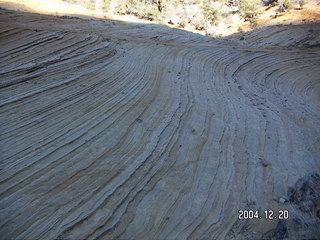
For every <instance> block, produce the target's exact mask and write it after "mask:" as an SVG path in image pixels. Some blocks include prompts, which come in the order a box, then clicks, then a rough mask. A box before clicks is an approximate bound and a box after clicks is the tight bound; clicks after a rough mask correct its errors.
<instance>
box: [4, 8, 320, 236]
mask: <svg viewBox="0 0 320 240" xmlns="http://www.w3.org/2000/svg"><path fill="white" fill-rule="evenodd" d="M0 12H1V15H0V28H1V32H0V41H1V44H0V57H1V68H0V84H1V85H0V87H1V89H0V94H1V100H0V114H1V135H0V141H1V167H0V168H1V170H0V171H1V174H0V207H1V209H0V236H1V237H0V238H1V239H55V238H61V239H240V237H241V236H247V237H248V238H249V237H251V239H252V238H255V239H258V238H259V237H261V236H264V234H265V233H266V232H268V231H269V230H271V229H274V228H276V227H277V226H278V228H279V226H280V225H281V226H280V227H281V229H283V226H284V225H283V224H282V222H281V224H280V225H279V224H278V221H272V220H266V219H256V220H248V221H245V222H241V221H239V220H238V211H239V210H240V209H258V210H260V211H261V212H262V211H263V210H265V209H273V210H274V211H277V210H278V209H281V208H282V207H284V206H286V204H288V203H279V201H278V199H279V198H281V197H283V196H286V193H287V189H288V187H289V186H293V185H294V183H295V182H296V181H297V180H298V179H299V178H301V177H302V176H305V175H307V174H309V173H310V172H319V168H320V166H319V150H320V138H319V136H320V118H319V117H320V115H319V113H320V101H319V100H320V95H319V93H320V91H319V90H320V79H319V76H320V67H319V66H320V49H319V47H318V46H319V45H317V44H319V42H320V41H319V36H320V34H319V31H320V27H319V25H317V24H310V25H300V26H294V25H292V26H278V27H277V28H276V27H274V28H272V29H273V30H272V31H271V34H270V28H267V29H265V31H264V30H263V29H261V30H259V35H257V33H256V32H252V33H247V34H245V35H244V36H242V37H243V39H244V40H243V41H240V40H239V41H238V40H237V39H236V38H237V37H234V38H230V39H214V38H210V37H205V36H201V35H198V34H193V33H189V32H185V31H182V30H177V29H171V28H167V27H164V26H160V25H154V24H137V23H135V24H134V23H124V22H112V21H100V20H90V19H81V18H80V19H77V18H66V17H60V18H58V17H53V16H46V15H37V14H31V13H22V12H14V11H7V10H4V9H1V10H0ZM306 26H307V27H306ZM309 28H312V34H313V35H312V37H311V35H310V34H311V32H309V35H308V34H305V33H306V32H308V31H309V30H310V29H309ZM275 29H278V33H280V34H277V31H275ZM283 32H290V33H292V34H291V38H292V39H287V35H285V34H282V33H283ZM294 33H297V34H294ZM257 36H260V38H259V37H257ZM240 37H241V36H240ZM240 37H239V38H240ZM310 39H312V43H310V44H309V45H308V41H309V40H310ZM262 43H263V44H262ZM286 43H288V44H286ZM308 46H310V47H308ZM274 199H276V200H277V201H275V200H274ZM290 214H291V213H290ZM288 231H290V229H289V230H288ZM288 234H290V233H288V232H285V233H284V234H282V235H281V236H287V235H288Z"/></svg>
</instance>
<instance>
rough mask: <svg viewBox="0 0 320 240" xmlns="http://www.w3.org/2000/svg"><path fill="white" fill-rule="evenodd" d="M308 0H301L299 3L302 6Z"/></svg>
mask: <svg viewBox="0 0 320 240" xmlns="http://www.w3.org/2000/svg"><path fill="white" fill-rule="evenodd" d="M306 3H307V2H306V1H305V0H300V1H299V5H300V7H301V8H302V7H303V6H304V5H305V4H306Z"/></svg>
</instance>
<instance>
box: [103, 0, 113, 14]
mask: <svg viewBox="0 0 320 240" xmlns="http://www.w3.org/2000/svg"><path fill="white" fill-rule="evenodd" d="M110 2H111V0H104V1H103V5H102V11H104V12H108V11H109V10H110Z"/></svg>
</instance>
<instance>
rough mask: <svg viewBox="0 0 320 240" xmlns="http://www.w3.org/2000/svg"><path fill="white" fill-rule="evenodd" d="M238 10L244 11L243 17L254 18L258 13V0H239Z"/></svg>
mask: <svg viewBox="0 0 320 240" xmlns="http://www.w3.org/2000/svg"><path fill="white" fill-rule="evenodd" d="M239 9H240V12H241V13H244V15H245V18H255V17H256V16H258V15H259V14H260V1H259V0H240V7H239Z"/></svg>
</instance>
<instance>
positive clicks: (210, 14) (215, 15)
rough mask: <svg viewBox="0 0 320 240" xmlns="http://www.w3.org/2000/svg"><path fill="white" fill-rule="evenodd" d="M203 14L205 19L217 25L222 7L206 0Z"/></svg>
mask: <svg viewBox="0 0 320 240" xmlns="http://www.w3.org/2000/svg"><path fill="white" fill-rule="evenodd" d="M202 14H203V16H204V17H205V19H206V20H207V21H208V22H210V23H211V24H213V25H217V24H218V23H219V20H220V17H221V13H220V9H218V8H216V7H213V6H212V5H211V4H210V1H206V2H205V3H204V4H203V6H202Z"/></svg>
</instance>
